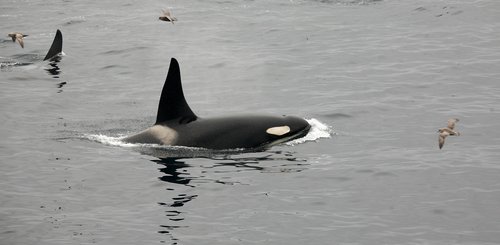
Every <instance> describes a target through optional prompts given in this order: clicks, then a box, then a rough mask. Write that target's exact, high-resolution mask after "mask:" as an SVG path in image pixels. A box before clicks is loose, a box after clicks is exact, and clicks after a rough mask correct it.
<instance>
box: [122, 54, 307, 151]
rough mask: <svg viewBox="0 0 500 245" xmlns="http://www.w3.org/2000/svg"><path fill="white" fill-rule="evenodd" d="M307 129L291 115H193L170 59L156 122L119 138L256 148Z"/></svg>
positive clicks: (130, 140) (295, 137) (286, 138)
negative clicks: (210, 116) (137, 131)
mask: <svg viewBox="0 0 500 245" xmlns="http://www.w3.org/2000/svg"><path fill="white" fill-rule="evenodd" d="M310 128H311V125H309V123H308V122H307V121H306V120H304V119H303V118H299V117H295V116H270V115H237V116H226V117H214V118H200V117H198V116H196V115H195V114H194V113H193V111H192V110H191V108H190V107H189V105H188V104H187V102H186V99H185V97H184V93H183V91H182V84H181V75H180V70H179V63H177V60H176V59H175V58H172V59H171V61H170V67H169V70H168V74H167V78H166V80H165V84H164V85H163V90H162V93H161V96H160V103H159V105H158V114H157V116H156V123H155V124H154V125H153V126H152V127H150V128H148V129H146V130H144V131H142V132H140V133H138V134H135V135H132V136H129V137H126V138H124V139H123V141H124V142H127V143H143V144H159V145H171V146H187V147H199V148H206V149H214V150H225V149H256V150H258V149H266V148H269V147H271V146H273V145H276V144H280V143H283V142H286V141H290V140H293V139H297V138H301V137H303V136H305V135H307V133H308V132H309V130H310Z"/></svg>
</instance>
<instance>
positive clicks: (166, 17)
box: [158, 9, 177, 24]
mask: <svg viewBox="0 0 500 245" xmlns="http://www.w3.org/2000/svg"><path fill="white" fill-rule="evenodd" d="M162 12H163V15H162V16H160V17H159V18H158V19H160V20H163V21H170V22H172V24H174V21H177V18H175V17H173V16H172V14H171V13H170V10H168V9H163V10H162Z"/></svg>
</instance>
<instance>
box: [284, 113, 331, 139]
mask: <svg viewBox="0 0 500 245" xmlns="http://www.w3.org/2000/svg"><path fill="white" fill-rule="evenodd" d="M306 120H307V122H308V123H309V124H310V125H311V129H310V130H309V133H307V135H306V136H304V137H302V138H299V139H295V140H292V141H289V142H287V143H285V144H286V145H297V144H302V143H304V142H307V141H316V140H318V139H321V138H330V137H332V135H333V134H334V132H333V129H332V128H331V127H330V126H328V125H326V124H324V123H322V122H320V121H319V120H318V119H316V118H311V119H306Z"/></svg>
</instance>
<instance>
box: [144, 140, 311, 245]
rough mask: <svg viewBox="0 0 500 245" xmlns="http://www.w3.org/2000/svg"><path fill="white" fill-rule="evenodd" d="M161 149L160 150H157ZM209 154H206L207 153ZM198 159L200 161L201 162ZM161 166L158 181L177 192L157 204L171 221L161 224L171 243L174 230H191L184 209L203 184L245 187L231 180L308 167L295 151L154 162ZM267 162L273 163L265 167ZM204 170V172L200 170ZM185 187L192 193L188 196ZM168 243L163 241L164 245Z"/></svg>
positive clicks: (215, 155)
mask: <svg viewBox="0 0 500 245" xmlns="http://www.w3.org/2000/svg"><path fill="white" fill-rule="evenodd" d="M156 150H158V149H156ZM205 153H206V152H205ZM182 159H186V161H187V159H189V160H196V162H201V164H197V165H196V166H194V165H190V164H187V163H186V161H183V160H182ZM198 160H199V161H198ZM152 162H155V163H157V164H159V165H161V166H162V167H161V168H159V171H160V172H161V173H162V174H164V175H162V176H160V177H159V178H158V179H159V180H161V181H164V182H167V183H169V184H174V185H168V188H167V189H166V190H167V191H171V192H174V193H175V194H174V195H173V197H172V198H171V199H170V200H168V201H165V202H158V205H160V206H162V207H164V208H165V209H167V210H166V211H165V213H166V214H165V216H166V217H167V218H168V220H167V222H168V223H167V224H162V225H160V230H159V231H158V233H161V234H166V235H168V236H169V237H170V240H171V241H172V244H177V242H178V239H177V238H175V236H174V234H173V231H174V230H176V229H180V228H189V226H188V225H186V224H185V222H186V221H185V220H186V217H185V211H184V206H185V205H186V204H187V203H189V202H191V201H193V200H196V198H197V197H198V196H199V195H203V193H199V194H192V191H191V190H193V189H192V188H196V187H197V186H200V185H204V184H223V185H235V184H245V183H241V182H237V181H228V179H231V176H233V175H234V173H237V172H242V171H259V172H261V173H270V172H281V173H289V172H300V171H303V170H305V169H306V166H307V165H308V164H307V163H306V160H304V159H299V158H297V157H295V156H294V153H292V152H283V151H266V152H253V153H246V154H237V155H229V154H227V155H223V154H214V155H211V156H210V157H208V156H206V154H205V156H204V157H201V158H189V157H165V158H159V159H156V160H152ZM264 163H271V164H266V165H264ZM199 168H201V169H202V170H201V171H200V169H199ZM186 187H188V190H189V192H190V194H187V193H186ZM164 242H165V241H162V243H164Z"/></svg>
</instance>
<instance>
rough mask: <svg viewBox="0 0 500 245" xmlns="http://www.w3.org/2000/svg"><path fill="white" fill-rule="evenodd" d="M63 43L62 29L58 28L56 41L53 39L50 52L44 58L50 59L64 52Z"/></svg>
mask: <svg viewBox="0 0 500 245" xmlns="http://www.w3.org/2000/svg"><path fill="white" fill-rule="evenodd" d="M62 45H63V37H62V34H61V31H60V30H59V29H58V30H57V32H56V36H55V37H54V41H52V46H50V49H49V52H47V55H45V58H44V59H43V60H50V59H52V58H54V57H56V56H57V55H58V54H60V53H61V52H62Z"/></svg>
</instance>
